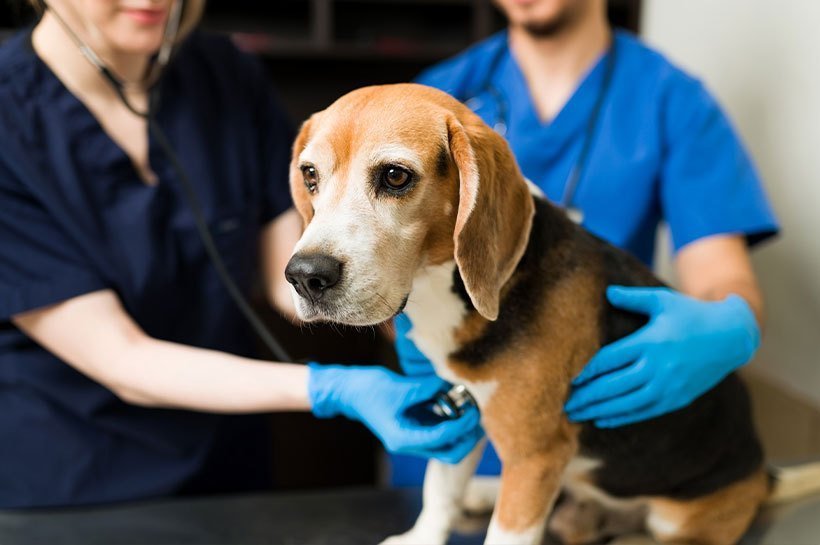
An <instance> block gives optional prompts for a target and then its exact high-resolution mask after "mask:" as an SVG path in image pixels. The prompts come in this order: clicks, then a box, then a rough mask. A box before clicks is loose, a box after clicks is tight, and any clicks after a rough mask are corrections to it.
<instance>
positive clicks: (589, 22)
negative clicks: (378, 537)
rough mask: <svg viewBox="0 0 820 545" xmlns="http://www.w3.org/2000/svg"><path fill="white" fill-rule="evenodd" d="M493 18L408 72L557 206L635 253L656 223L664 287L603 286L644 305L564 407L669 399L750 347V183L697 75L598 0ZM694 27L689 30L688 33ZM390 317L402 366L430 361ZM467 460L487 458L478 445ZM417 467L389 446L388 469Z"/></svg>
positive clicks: (518, 0)
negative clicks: (460, 113) (498, 22)
mask: <svg viewBox="0 0 820 545" xmlns="http://www.w3.org/2000/svg"><path fill="white" fill-rule="evenodd" d="M495 3H496V4H497V6H498V7H499V8H500V9H501V11H503V13H504V14H505V15H506V17H507V19H508V22H509V25H508V28H507V29H506V30H504V31H502V32H499V33H498V34H496V35H494V36H491V37H490V38H488V39H486V40H484V41H483V42H480V43H478V44H476V45H475V46H473V47H471V48H470V49H468V50H466V51H465V52H463V53H461V54H459V55H458V56H456V57H454V58H452V59H449V60H446V61H444V62H442V63H440V64H438V65H436V66H433V67H432V68H430V69H428V70H427V71H425V72H423V73H422V74H421V75H420V76H419V77H418V79H417V81H418V82H419V83H423V84H427V85H431V86H433V87H437V88H439V89H442V90H444V91H447V92H448V93H450V94H451V95H453V96H454V97H456V98H458V99H459V100H461V101H464V102H465V103H466V104H467V105H468V106H470V107H471V108H472V109H473V110H474V111H475V112H476V113H477V114H478V115H480V116H481V117H482V118H483V119H484V121H485V122H487V123H488V124H489V125H491V126H493V127H494V128H495V129H496V130H497V131H499V132H500V133H502V134H503V135H504V136H505V137H506V139H507V140H508V141H509V143H510V145H511V147H512V150H513V152H514V153H515V156H516V158H517V160H518V163H519V165H520V166H521V169H522V171H523V173H524V175H525V176H526V177H528V178H529V179H530V180H532V181H533V182H534V183H535V184H536V185H537V186H538V187H539V188H540V189H541V190H542V191H543V192H544V193H545V194H546V196H547V197H548V198H549V199H550V200H552V201H553V202H554V203H556V204H558V205H560V206H562V207H564V208H565V209H567V211H568V213H569V214H570V217H572V218H574V219H575V220H576V221H579V222H580V223H581V224H582V225H583V226H584V227H585V228H586V229H588V230H589V231H591V232H592V233H594V234H596V235H598V236H600V237H602V238H603V239H605V240H607V241H609V242H611V243H612V244H615V245H616V246H619V247H621V248H624V249H626V250H628V251H629V252H631V253H632V254H634V255H635V256H637V257H638V258H639V259H640V260H641V261H643V262H644V263H646V264H647V265H651V264H652V261H653V257H654V255H653V252H654V248H655V240H656V231H657V228H658V225H659V224H660V223H661V222H665V223H666V224H668V226H669V230H670V231H671V236H672V243H673V246H674V252H675V253H674V266H675V271H676V274H677V278H678V282H679V287H680V291H671V290H665V289H623V288H619V287H610V288H609V290H608V292H607V296H608V298H609V301H610V302H611V303H612V304H613V305H615V306H617V307H620V308H623V309H626V310H630V311H634V312H638V313H643V314H646V315H647V316H648V317H649V323H648V324H647V326H646V327H644V328H643V329H641V330H639V331H638V332H636V333H635V334H633V335H631V336H629V337H627V338H625V339H623V340H622V341H619V342H617V343H614V344H613V345H610V346H607V347H604V348H602V349H601V350H600V352H599V353H598V354H597V355H596V356H595V357H594V358H593V360H592V361H591V362H590V363H589V364H588V365H587V366H586V368H585V370H584V371H583V372H582V373H581V375H580V376H579V377H578V378H576V379H575V382H574V383H573V384H574V387H573V390H572V392H571V395H570V397H569V400H568V401H567V404H566V406H565V408H566V410H567V414H568V417H569V418H570V419H571V420H573V421H577V422H591V423H593V424H594V425H596V426H599V427H616V426H623V425H628V424H634V423H637V422H640V421H642V420H645V419H648V418H652V417H654V416H657V415H660V414H663V413H667V412H671V411H674V410H676V409H679V408H682V407H684V406H686V405H687V404H689V403H691V402H692V400H694V399H695V398H697V397H698V396H699V395H701V394H703V393H704V392H705V391H707V390H708V389H709V388H711V387H712V386H714V385H715V384H717V382H719V381H720V380H721V379H722V378H723V377H725V376H726V375H727V374H728V373H729V372H731V371H732V370H734V369H735V368H737V367H739V366H741V365H743V364H745V363H746V362H748V361H749V359H750V358H751V357H752V355H753V353H754V351H755V349H756V348H757V346H758V343H759V338H760V325H761V323H762V320H763V301H762V296H761V293H760V289H759V287H758V282H757V280H756V277H755V274H754V271H753V270H752V266H751V264H750V260H749V248H750V247H751V246H753V245H755V244H757V243H759V242H760V241H762V240H764V239H766V238H768V237H770V236H772V235H773V234H775V233H776V232H777V229H778V225H777V222H776V219H775V217H774V214H773V213H772V210H771V208H770V206H769V203H768V201H767V199H766V196H765V194H764V190H763V188H762V184H761V181H760V179H759V177H758V175H757V173H756V171H755V169H754V167H753V165H752V162H751V161H750V159H749V156H748V154H747V153H746V151H745V150H744V148H743V146H742V144H741V142H740V141H739V139H738V136H737V134H736V133H735V131H734V130H733V128H732V126H731V124H730V122H729V120H728V119H727V118H726V115H725V114H724V113H723V111H722V110H721V109H720V107H719V106H718V104H717V103H716V102H715V99H714V98H713V97H712V96H711V95H710V94H709V92H708V91H707V90H706V89H705V88H704V85H703V84H702V83H701V82H700V81H698V80H697V79H695V78H693V77H692V76H690V75H688V74H686V73H685V72H683V71H682V70H681V69H679V68H678V67H676V66H675V65H674V64H672V63H671V62H670V61H669V60H667V59H666V58H665V57H664V56H663V55H661V54H660V53H658V52H657V51H654V50H652V49H651V48H649V47H648V46H646V45H645V44H643V43H641V42H640V41H639V40H638V39H637V38H636V37H635V36H633V35H631V34H629V33H627V32H624V31H620V30H613V29H612V28H611V27H610V25H609V24H608V22H607V18H606V2H605V0H496V2H495ZM693 38H694V37H693ZM411 328H412V324H410V323H409V320H407V318H406V317H405V316H400V317H398V318H397V320H396V330H397V351H398V353H399V356H400V360H401V362H402V364H403V367H404V368H405V369H406V371H407V372H408V373H409V374H414V375H417V376H418V375H423V374H424V373H429V372H431V369H430V366H429V364H428V362H427V361H426V359H425V358H424V356H423V355H422V354H420V353H419V352H418V350H416V349H415V347H414V346H413V344H412V342H410V341H409V340H408V339H407V338H406V334H407V332H408V331H409V330H410V329H411ZM488 451H489V453H488V454H487V455H485V458H484V459H483V460H482V463H481V466H480V468H479V471H480V472H487V473H494V472H497V471H498V460H497V458H495V457H494V456H493V453H492V452H491V449H488ZM421 467H422V465H421V464H419V463H418V462H417V461H416V462H414V461H411V460H409V459H407V458H404V457H396V458H395V459H394V482H395V483H397V484H407V483H412V482H417V481H418V480H419V474H420V472H421Z"/></svg>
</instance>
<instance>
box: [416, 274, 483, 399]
mask: <svg viewBox="0 0 820 545" xmlns="http://www.w3.org/2000/svg"><path fill="white" fill-rule="evenodd" d="M455 268H456V263H455V261H448V262H447V263H442V264H441V265H433V266H429V267H425V268H423V269H422V270H421V271H420V272H419V273H417V274H416V276H415V278H414V279H413V289H412V291H411V292H410V297H409V298H408V299H407V307H406V308H405V312H406V313H407V316H409V317H410V321H411V322H413V329H412V330H410V333H409V334H408V337H409V338H410V339H411V340H412V341H413V342H414V343H415V344H416V346H417V347H418V349H419V350H421V351H422V353H424V355H425V356H427V357H428V358H429V359H430V361H431V362H433V367H434V368H435V370H436V374H437V375H438V376H440V377H441V378H443V379H444V380H448V381H450V382H452V383H455V384H464V385H465V386H466V387H467V389H468V390H469V391H470V393H471V394H472V395H473V397H474V398H475V400H476V401H477V402H478V406H479V407H484V406H486V404H487V402H488V401H489V400H490V398H491V397H492V395H493V392H495V389H496V387H497V386H498V383H497V382H496V381H486V382H471V381H466V380H464V378H462V377H459V376H457V375H456V374H455V373H453V371H452V370H451V369H450V366H449V365H447V356H448V355H449V354H450V353H451V352H453V351H454V350H455V349H456V348H457V347H456V341H455V337H454V332H455V329H456V327H457V326H458V325H459V324H460V323H461V321H462V320H463V319H464V317H465V315H466V314H467V309H466V308H465V306H464V301H462V300H461V299H460V298H459V297H458V295H456V294H455V292H453V289H452V287H453V272H454V271H455Z"/></svg>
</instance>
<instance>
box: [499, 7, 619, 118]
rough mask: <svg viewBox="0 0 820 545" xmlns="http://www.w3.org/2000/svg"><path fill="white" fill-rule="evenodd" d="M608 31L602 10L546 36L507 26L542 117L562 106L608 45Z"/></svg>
mask: <svg viewBox="0 0 820 545" xmlns="http://www.w3.org/2000/svg"><path fill="white" fill-rule="evenodd" d="M611 35H612V30H611V28H610V26H609V23H608V22H607V20H606V16H605V14H603V13H597V12H596V13H594V14H590V15H589V16H585V17H581V18H579V20H578V21H576V22H573V24H570V25H568V26H567V27H565V28H562V29H560V30H559V31H557V32H556V33H555V34H553V35H549V36H539V35H534V34H533V33H531V32H529V31H527V30H526V29H525V28H522V27H520V26H511V27H510V29H509V44H510V49H511V51H512V54H513V56H514V57H515V59H516V61H517V62H518V65H519V66H520V68H521V71H522V72H523V73H524V77H525V78H526V80H527V83H528V85H529V87H530V91H531V95H532V97H533V99H534V100H535V101H536V104H535V105H536V108H537V109H538V113H539V117H541V119H542V120H544V121H546V120H549V119H552V118H553V117H554V116H555V115H556V114H557V113H558V112H559V111H560V110H561V108H562V107H563V105H564V103H565V102H566V101H567V100H568V99H569V97H570V96H571V95H572V93H573V92H574V90H575V89H576V88H577V86H578V83H579V81H580V79H581V78H582V77H583V76H584V74H586V73H587V72H588V70H589V69H590V67H591V66H592V65H593V63H594V62H595V61H596V60H597V59H598V58H600V56H601V55H602V54H603V53H604V52H605V51H606V50H607V49H608V48H609V44H610V41H611V39H612V37H611Z"/></svg>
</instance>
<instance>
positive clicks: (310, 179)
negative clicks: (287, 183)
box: [302, 165, 319, 193]
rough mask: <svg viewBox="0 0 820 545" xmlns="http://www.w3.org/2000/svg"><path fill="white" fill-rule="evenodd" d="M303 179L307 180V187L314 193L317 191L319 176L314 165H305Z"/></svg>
mask: <svg viewBox="0 0 820 545" xmlns="http://www.w3.org/2000/svg"><path fill="white" fill-rule="evenodd" d="M302 177H303V178H304V180H305V187H307V190H308V191H310V192H311V193H313V192H314V191H316V184H317V183H319V175H318V173H317V172H316V167H314V166H313V165H305V166H303V167H302Z"/></svg>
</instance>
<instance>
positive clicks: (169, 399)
mask: <svg viewBox="0 0 820 545" xmlns="http://www.w3.org/2000/svg"><path fill="white" fill-rule="evenodd" d="M12 320H13V322H14V324H15V325H17V327H19V328H20V329H21V330H23V331H24V332H25V333H26V334H27V335H28V336H30V337H31V338H33V339H34V340H36V341H37V342H38V343H40V344H41V345H42V346H44V347H45V348H46V349H48V350H50V351H51V352H52V353H54V354H55V355H57V356H58V357H59V358H60V359H61V360H62V361H64V362H66V363H67V364H68V365H71V366H72V367H74V368H75V369H76V370H78V371H79V372H81V373H83V374H84V375H86V376H88V377H89V378H91V379H92V380H95V381H97V382H99V383H100V384H102V385H104V386H105V387H107V388H108V389H110V390H111V391H112V392H114V393H115V394H116V395H118V396H119V397H121V398H122V399H123V400H125V401H127V402H130V403H134V404H138V405H145V406H149V407H175V408H184V409H192V410H199V411H209V412H222V413H247V412H267V411H292V410H306V409H308V408H309V406H310V404H309V402H308V397H307V378H308V369H307V367H305V366H303V365H296V364H288V363H272V362H263V361H258V360H252V359H248V358H241V357H239V356H234V355H232V354H228V353H225V352H217V351H215V350H207V349H204V348H196V347H191V346H185V345H182V344H176V343H172V342H167V341H160V340H157V339H153V338H151V337H149V336H148V335H147V334H146V333H145V332H144V331H143V330H142V329H141V328H140V327H139V326H138V325H137V324H136V323H135V322H134V321H133V320H132V319H131V317H130V316H128V314H126V312H125V310H124V309H123V307H122V305H121V304H120V302H119V299H118V298H117V296H116V295H115V294H114V292H112V291H110V290H102V291H98V292H94V293H89V294H85V295H81V296H78V297H75V298H73V299H69V300H67V301H64V302H62V303H59V304H56V305H53V306H50V307H46V308H42V309H37V310H33V311H31V312H28V313H25V314H21V315H18V316H14V317H13V318H12Z"/></svg>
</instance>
